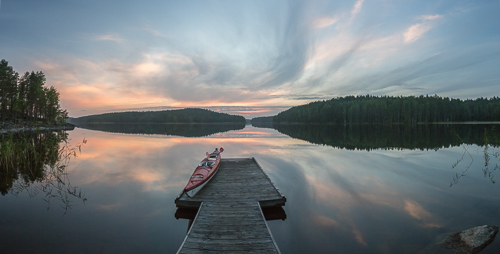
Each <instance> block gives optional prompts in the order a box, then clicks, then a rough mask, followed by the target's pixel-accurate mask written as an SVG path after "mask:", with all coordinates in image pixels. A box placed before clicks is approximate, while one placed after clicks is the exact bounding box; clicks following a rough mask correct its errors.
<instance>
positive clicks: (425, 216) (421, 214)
mask: <svg viewBox="0 0 500 254" xmlns="http://www.w3.org/2000/svg"><path fill="white" fill-rule="evenodd" d="M404 210H405V212H407V213H408V214H409V215H410V216H411V217H413V218H415V219H417V220H420V221H423V222H424V227H426V228H442V227H443V226H442V225H439V224H437V223H434V222H432V221H435V218H434V216H433V215H432V214H431V213H429V212H428V211H427V210H425V209H424V208H423V207H422V206H421V205H420V204H419V203H417V202H415V201H413V200H405V201H404Z"/></svg>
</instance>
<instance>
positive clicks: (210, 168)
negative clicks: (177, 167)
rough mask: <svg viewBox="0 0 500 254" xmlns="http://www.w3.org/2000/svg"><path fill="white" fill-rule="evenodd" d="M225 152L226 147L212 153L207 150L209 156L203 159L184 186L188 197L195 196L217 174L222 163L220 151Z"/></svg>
mask: <svg viewBox="0 0 500 254" xmlns="http://www.w3.org/2000/svg"><path fill="white" fill-rule="evenodd" d="M222 152H224V148H222V147H221V148H220V150H219V149H217V148H215V151H213V152H212V153H211V154H209V153H208V152H207V157H206V158H205V159H203V160H202V161H201V163H200V164H198V166H197V167H196V169H195V170H194V172H193V174H192V175H191V178H190V179H189V182H188V183H187V185H186V188H184V192H185V193H186V195H187V196H188V197H193V196H194V195H196V193H198V191H199V190H201V188H203V186H205V184H207V183H208V181H210V179H211V178H212V177H213V176H214V175H215V173H216V172H217V170H218V169H219V165H220V159H221V157H220V153H222Z"/></svg>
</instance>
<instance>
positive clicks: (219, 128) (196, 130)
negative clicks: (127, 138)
mask: <svg viewBox="0 0 500 254" xmlns="http://www.w3.org/2000/svg"><path fill="white" fill-rule="evenodd" d="M77 125H78V127H80V128H85V129H89V130H99V131H106V132H114V133H128V134H160V135H172V136H181V137H204V136H209V135H212V134H215V133H220V132H227V131H231V130H241V129H243V128H244V127H245V123H237V124H114V123H108V124H106V123H77Z"/></svg>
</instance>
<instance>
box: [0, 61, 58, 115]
mask: <svg viewBox="0 0 500 254" xmlns="http://www.w3.org/2000/svg"><path fill="white" fill-rule="evenodd" d="M45 81H46V79H45V74H43V72H41V71H37V72H34V71H32V72H26V73H24V74H23V75H19V73H17V72H16V71H14V69H13V68H12V66H9V63H8V62H7V61H6V60H5V59H2V60H1V61H0V108H1V109H0V114H1V117H0V118H1V120H2V122H6V121H10V122H13V123H19V122H27V121H29V122H36V121H42V122H44V123H64V120H65V118H67V116H68V113H67V111H66V110H62V109H61V107H60V105H59V93H58V92H57V90H56V89H55V88H54V87H52V86H51V87H46V86H45Z"/></svg>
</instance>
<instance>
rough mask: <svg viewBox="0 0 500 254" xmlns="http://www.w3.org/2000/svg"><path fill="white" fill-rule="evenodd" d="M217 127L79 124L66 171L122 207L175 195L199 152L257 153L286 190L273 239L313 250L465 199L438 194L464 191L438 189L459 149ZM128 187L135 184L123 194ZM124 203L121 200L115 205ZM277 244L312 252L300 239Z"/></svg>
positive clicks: (429, 218)
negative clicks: (128, 128) (361, 143)
mask: <svg viewBox="0 0 500 254" xmlns="http://www.w3.org/2000/svg"><path fill="white" fill-rule="evenodd" d="M217 135H218V136H217ZM217 135H213V136H210V137H199V138H183V137H172V136H170V137H165V136H161V135H151V136H149V135H130V134H110V133H101V132H98V131H89V130H82V129H76V130H75V131H73V132H71V137H72V138H73V139H75V140H80V139H81V138H80V136H81V137H83V136H85V137H86V138H87V140H88V144H87V145H86V146H84V147H83V151H82V154H81V156H79V157H78V158H77V159H76V160H75V161H73V162H72V163H74V165H75V166H76V167H71V168H72V170H71V172H70V173H71V174H72V176H75V177H74V178H75V179H78V181H81V182H83V184H84V185H93V186H99V187H98V188H97V190H99V191H100V192H102V193H105V192H106V190H107V189H112V190H113V191H116V190H120V191H123V195H124V196H123V197H119V198H116V197H110V198H108V199H105V200H104V201H101V202H100V204H99V205H100V209H101V210H105V209H116V210H119V209H127V208H126V207H127V205H128V206H130V204H128V203H126V202H127V201H126V200H131V199H134V201H133V202H139V203H141V202H142V201H141V200H140V199H141V198H147V197H150V196H153V194H154V195H161V196H169V197H171V201H172V203H173V199H174V198H175V196H176V195H177V194H179V192H180V191H181V190H182V188H183V187H184V185H185V183H186V182H187V180H188V178H189V175H190V174H191V173H192V171H193V170H194V167H195V165H196V164H197V163H198V162H199V161H200V160H201V159H203V156H204V154H205V152H207V151H211V150H213V149H214V148H215V147H221V146H222V147H224V149H225V152H224V153H223V154H222V155H223V156H222V157H223V158H236V157H238V158H243V157H246V158H248V157H255V158H256V159H257V161H258V162H259V164H260V165H261V166H262V167H263V169H264V170H265V171H266V173H267V174H268V175H269V176H270V177H271V179H272V180H273V182H274V183H276V185H277V186H278V187H279V188H280V190H281V191H282V193H283V194H284V195H285V196H286V197H287V204H286V206H285V207H284V209H285V211H286V213H287V219H286V221H285V222H281V221H279V222H270V223H269V225H270V228H271V230H272V232H273V235H274V237H275V238H276V239H277V241H278V243H280V242H281V243H283V242H287V243H290V242H303V241H305V242H307V243H308V244H309V245H304V246H318V248H319V249H318V250H319V251H318V252H321V250H324V251H323V252H325V253H327V252H328V251H327V250H331V248H332V246H333V245H335V244H337V245H338V244H341V245H342V246H344V247H345V248H346V249H345V250H346V251H345V252H346V253H348V252H350V251H349V250H359V249H357V248H365V246H368V248H374V246H379V247H380V246H383V247H387V248H389V249H391V248H394V243H393V242H394V241H398V242H399V241H405V236H403V235H401V234H398V232H400V230H410V231H415V232H417V231H419V230H433V229H435V228H441V227H446V225H448V224H450V223H452V222H450V221H446V224H444V222H443V223H441V220H440V218H445V217H443V215H442V214H448V213H459V211H460V209H459V208H460V207H461V205H462V203H460V202H459V201H457V200H456V199H454V202H449V203H447V205H446V207H444V206H443V205H441V204H436V203H435V202H434V201H435V200H443V199H445V198H447V197H449V193H450V192H453V193H454V194H456V193H465V190H466V189H464V190H463V191H462V189H453V190H450V189H444V190H442V189H440V188H439V186H440V184H441V183H443V186H445V187H446V186H447V183H448V181H449V174H448V173H449V172H448V171H446V170H443V168H447V169H448V168H450V166H449V163H450V161H449V160H447V159H449V158H450V157H452V158H456V157H457V156H458V155H459V154H460V149H455V148H453V149H442V150H439V151H438V152H434V151H409V150H402V151H394V150H390V151H388V150H372V151H370V152H367V151H353V150H345V149H336V148H332V147H329V146H318V145H312V144H310V143H307V142H306V141H302V140H298V139H293V138H286V137H282V135H281V134H279V133H278V132H276V131H275V130H272V129H263V128H254V127H251V126H247V127H245V129H243V130H240V131H230V132H228V133H222V134H220V135H219V134H217ZM424 156H425V157H424ZM424 158H425V159H424ZM443 158H444V159H445V160H443ZM87 171H92V172H91V173H89V172H87ZM80 176H81V177H80ZM78 185H79V186H80V187H83V186H82V184H81V183H78ZM109 186H113V187H112V188H110V187H109ZM429 186H432V188H428V187H429ZM97 190H95V191H97ZM132 190H135V191H137V192H138V193H135V194H133V195H134V196H133V197H129V195H131V194H130V193H133V192H132ZM467 193H468V196H470V195H479V194H478V193H481V192H478V193H476V194H469V192H467ZM103 195H104V194H103ZM89 198H90V197H89ZM116 199H119V200H116ZM492 199H494V198H492ZM494 200H496V199H494ZM169 202H170V201H169ZM121 203H124V207H119V206H113V205H115V204H121ZM465 203H466V201H464V203H463V204H465ZM172 206H174V205H173V204H172ZM491 206H493V205H491ZM451 208H456V209H451ZM130 209H132V207H130ZM455 211H456V212H455ZM155 212H156V213H159V212H161V209H157V210H155ZM460 216H462V215H460ZM475 216H477V215H475ZM455 217H457V218H458V217H459V216H455ZM485 217H487V215H485ZM460 218H461V217H460ZM381 229H384V230H381ZM375 232H376V233H375ZM417 234H418V233H417ZM332 239H335V240H332ZM398 244H404V243H398ZM406 244H407V245H408V246H409V245H411V244H413V243H406ZM383 247H380V248H383ZM280 248H281V249H282V251H283V252H295V253H297V252H298V253H300V252H307V251H308V249H301V248H305V247H301V246H297V245H293V246H292V247H288V246H283V245H280ZM287 248H289V249H287ZM401 248H403V247H401Z"/></svg>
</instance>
